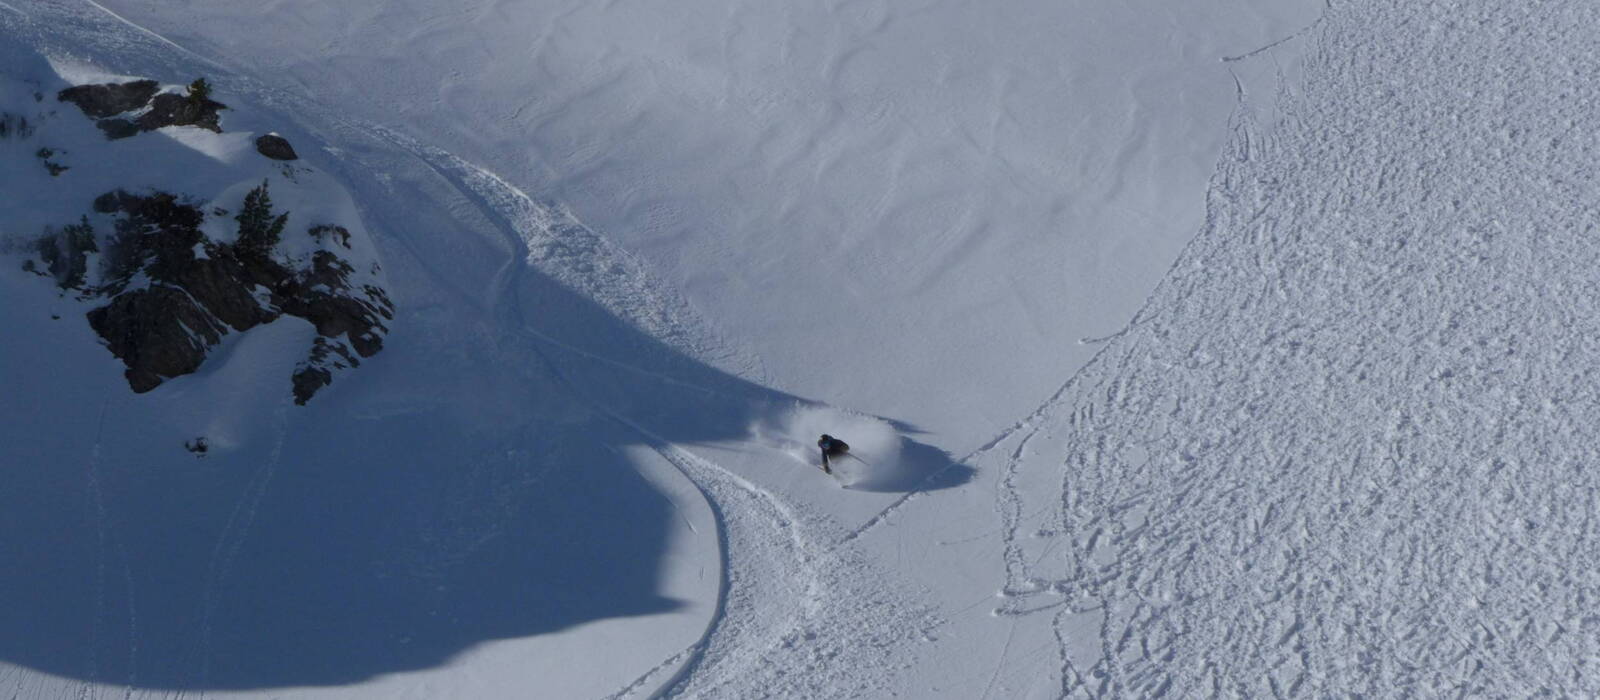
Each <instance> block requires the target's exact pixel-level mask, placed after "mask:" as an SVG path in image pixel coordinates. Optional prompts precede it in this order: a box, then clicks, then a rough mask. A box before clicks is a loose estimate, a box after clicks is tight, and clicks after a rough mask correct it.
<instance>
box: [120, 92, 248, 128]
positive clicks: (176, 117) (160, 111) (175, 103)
mask: <svg viewBox="0 0 1600 700" xmlns="http://www.w3.org/2000/svg"><path fill="white" fill-rule="evenodd" d="M226 107H227V105H224V104H222V103H221V102H214V101H212V100H194V99H190V98H188V97H184V96H182V95H174V94H172V93H170V92H168V93H162V94H160V95H156V98H155V99H154V100H152V101H151V102H150V111H148V112H145V113H144V116H141V117H139V119H138V120H136V121H135V122H134V123H135V124H138V126H139V130H140V131H155V130H156V129H160V128H161V127H164V126H198V127H200V128H202V129H210V130H211V131H215V132H217V133H219V134H220V133H222V127H221V126H220V125H219V124H218V123H217V120H218V117H217V110H219V109H225V108H226Z"/></svg>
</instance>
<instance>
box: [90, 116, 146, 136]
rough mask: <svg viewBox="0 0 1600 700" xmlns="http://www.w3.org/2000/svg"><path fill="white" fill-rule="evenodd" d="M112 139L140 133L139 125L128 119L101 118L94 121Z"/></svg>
mask: <svg viewBox="0 0 1600 700" xmlns="http://www.w3.org/2000/svg"><path fill="white" fill-rule="evenodd" d="M94 125H95V126H97V127H100V130H101V131H103V132H105V134H106V138H107V139H110V140H112V141H115V140H117V139H125V138H128V137H129V136H134V135H136V134H138V133H139V125H138V124H135V123H133V122H131V121H128V120H126V119H101V120H100V121H97V122H95V123H94Z"/></svg>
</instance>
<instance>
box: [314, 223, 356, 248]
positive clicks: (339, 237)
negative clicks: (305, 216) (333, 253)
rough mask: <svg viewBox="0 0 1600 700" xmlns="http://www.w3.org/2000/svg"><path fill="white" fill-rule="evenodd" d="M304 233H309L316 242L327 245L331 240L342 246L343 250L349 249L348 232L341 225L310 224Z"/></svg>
mask: <svg viewBox="0 0 1600 700" xmlns="http://www.w3.org/2000/svg"><path fill="white" fill-rule="evenodd" d="M306 233H309V234H311V237H312V238H315V239H317V242H318V243H321V244H323V245H327V244H328V243H329V242H330V241H331V242H333V243H338V244H339V245H342V246H344V248H345V250H349V249H350V232H349V231H348V230H346V229H345V227H343V226H330V225H328V224H321V225H318V226H312V227H311V228H310V229H308V230H307V231H306Z"/></svg>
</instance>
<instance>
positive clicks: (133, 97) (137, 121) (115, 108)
mask: <svg viewBox="0 0 1600 700" xmlns="http://www.w3.org/2000/svg"><path fill="white" fill-rule="evenodd" d="M160 88H161V86H160V85H159V84H157V83H156V81H154V80H136V81H134V82H131V83H107V84H103V85H77V86H74V87H70V88H67V89H65V90H62V91H61V92H60V93H57V94H56V99H58V100H60V101H62V102H71V103H72V104H75V105H77V106H78V109H80V110H83V114H84V116H87V117H89V118H91V119H96V120H98V121H96V122H95V126H98V127H100V130H101V131H103V132H105V134H106V138H108V139H124V138H128V137H129V136H133V135H135V134H138V133H139V132H142V131H155V130H156V129H160V128H161V127H164V126H197V127H200V128H202V129H210V130H211V131H215V132H217V133H221V132H222V126H221V125H220V123H219V117H218V116H217V111H218V110H223V109H227V105H224V104H222V103H221V102H216V101H214V100H211V99H207V98H200V99H195V98H193V97H185V96H183V95H175V94H172V93H163V92H160ZM139 111H142V112H143V113H142V114H138V115H129V116H127V117H119V116H117V115H123V114H128V113H130V112H139Z"/></svg>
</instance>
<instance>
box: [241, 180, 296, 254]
mask: <svg viewBox="0 0 1600 700" xmlns="http://www.w3.org/2000/svg"><path fill="white" fill-rule="evenodd" d="M233 218H234V220H235V221H238V222H239V238H238V246H239V248H240V250H241V251H242V252H245V253H250V254H254V255H259V256H262V257H265V256H267V255H268V254H269V253H271V252H272V249H273V247H275V246H277V245H278V239H279V237H280V236H282V234H283V227H284V225H285V224H286V223H288V221H289V214H288V212H284V213H283V214H279V215H278V216H273V215H272V197H270V196H269V195H268V194H267V181H266V180H262V181H261V186H260V187H257V188H255V189H253V190H250V193H249V194H246V195H245V196H244V206H242V207H240V209H239V215H238V216H235V217H233Z"/></svg>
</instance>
